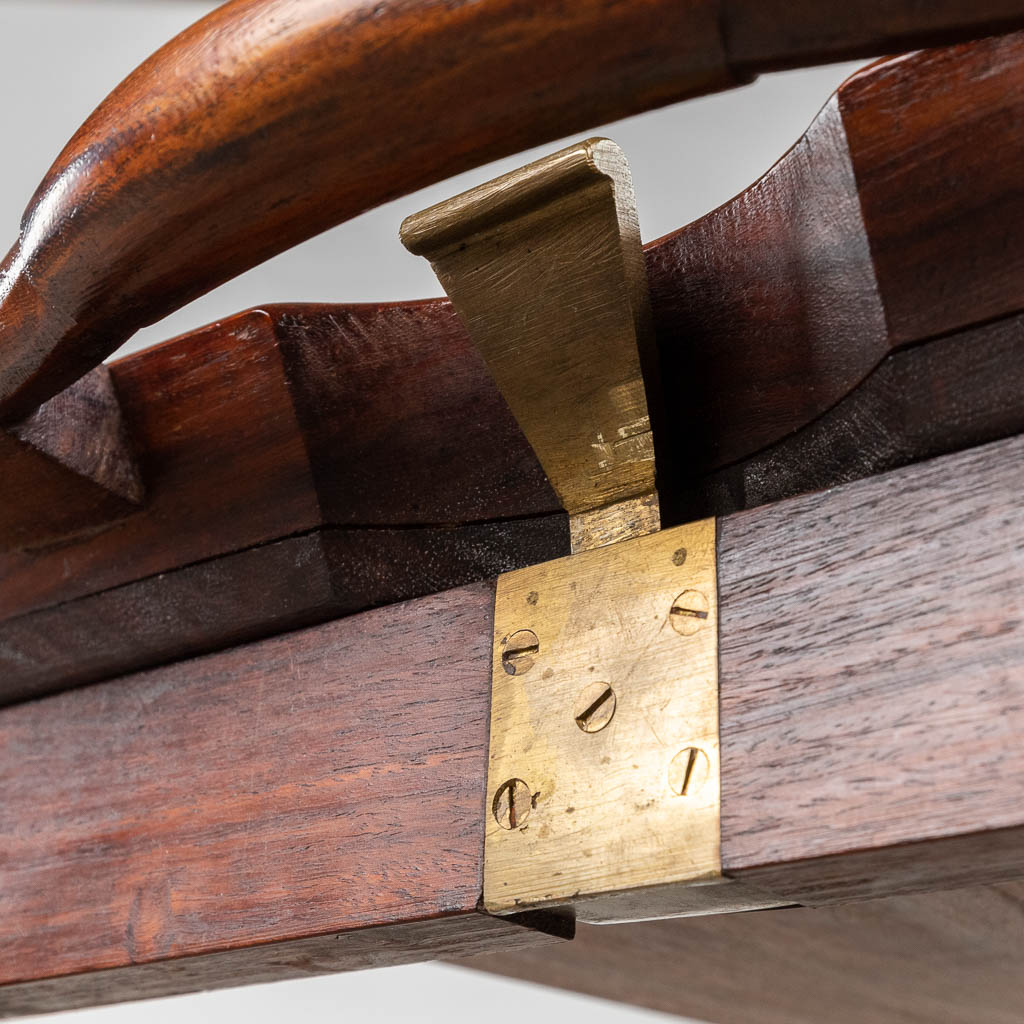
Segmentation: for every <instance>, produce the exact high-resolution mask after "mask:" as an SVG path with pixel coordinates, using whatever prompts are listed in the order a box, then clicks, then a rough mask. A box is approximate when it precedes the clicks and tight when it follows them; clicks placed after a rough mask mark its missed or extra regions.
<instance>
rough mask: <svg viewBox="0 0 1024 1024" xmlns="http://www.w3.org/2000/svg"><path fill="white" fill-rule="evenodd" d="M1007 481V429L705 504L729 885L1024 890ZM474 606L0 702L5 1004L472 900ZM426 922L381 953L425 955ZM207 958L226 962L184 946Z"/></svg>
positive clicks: (170, 980)
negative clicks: (789, 490)
mask: <svg viewBox="0 0 1024 1024" xmlns="http://www.w3.org/2000/svg"><path fill="white" fill-rule="evenodd" d="M1022 473H1024V438H1017V439H1014V440H1011V441H1003V442H998V443H996V444H993V445H987V446H984V447H982V448H978V449H973V450H971V451H970V452H966V453H961V454H958V455H953V456H946V457H944V458H942V459H937V460H934V461H931V462H927V463H923V464H921V465H918V466H914V467H910V468H906V469H903V470H900V471H898V472H895V473H892V474H888V475H885V476H882V477H877V478H873V479H871V480H867V481H861V482H858V483H856V484H851V485H847V486H845V487H841V488H836V489H834V490H832V491H829V492H826V493H823V494H818V495H812V496H807V497H801V498H797V499H792V500H790V501H786V502H782V503H779V504H778V505H773V506H767V507H764V508H761V509H757V510H753V511H750V512H746V513H740V514H737V515H734V516H729V517H726V518H725V519H724V520H723V521H722V522H721V524H720V526H721V529H720V535H719V542H718V543H719V581H720V588H721V613H720V614H721V617H720V650H721V655H720V659H721V677H720V689H721V743H722V755H723V761H722V765H723V771H722V779H723V786H722V863H723V867H724V869H725V870H726V872H727V873H728V874H730V875H733V876H736V877H738V878H740V879H741V880H743V881H746V882H749V883H751V884H753V885H755V886H756V887H757V888H759V889H761V890H762V891H765V892H767V893H768V894H770V895H773V896H775V897H777V898H784V899H792V900H796V901H800V902H803V903H808V904H812V905H813V904H830V903H833V902H836V901H839V902H842V901H846V900H850V899H861V898H863V897H868V896H870V897H889V896H894V895H904V894H908V893H912V892H917V891H920V892H932V891H935V890H942V889H948V888H951V887H956V886H962V885H966V884H968V883H972V884H979V883H983V882H984V883H992V884H997V883H1002V882H1004V881H1019V880H1021V879H1024V844H1022V842H1021V835H1022V829H1024V808H1022V805H1021V802H1020V800H1019V795H1020V790H1021V785H1022V784H1024V754H1022V752H1021V746H1020V744H1019V742H1018V738H1019V733H1020V729H1019V728H1018V725H1017V722H1018V719H1019V717H1020V709H1021V707H1022V706H1024V615H1022V614H1021V610H1022V605H1024V593H1022V587H1024V583H1022V581H1024V573H1022V571H1021V568H1022V567H1021V564H1020V563H1021V557H1022V555H1021V553H1022V552H1024V514H1022V510H1021V507H1020V502H1019V495H1020V493H1021V491H1022V480H1021V475H1022ZM908 510H913V514H910V512H908ZM493 600H494V591H493V586H492V584H490V583H483V584H471V585H469V586H467V587H464V588H460V589H458V590H454V591H448V592H446V593H443V594H437V595H432V596H429V597H424V598H419V599H417V600H415V601H411V602H407V603H402V604H398V605H392V606H390V607H388V608H381V609H377V610H374V611H369V612H364V613H362V614H360V615H356V616H352V617H349V618H347V619H344V620H340V621H336V622H332V623H328V624H325V625H320V626H317V627H314V628H311V629H308V630H301V631H298V632H293V633H289V634H285V635H283V636H279V637H274V638H271V639H267V640H263V641H260V642H258V643H255V644H251V645H247V646H241V647H236V648H233V649H231V650H228V651H222V652H219V653H216V654H212V655H208V656H206V657H204V658H199V659H194V660H192V661H182V662H177V663H175V664H172V665H168V666H165V667H162V668H158V669H154V670H151V671H149V672H145V673H141V674H137V675H134V676H127V677H124V678H121V679H115V680H110V681H106V682H102V683H98V684H96V685H94V686H89V687H83V688H81V689H77V690H72V691H68V692H66V693H61V694H57V695H54V696H52V697H48V698H45V699H42V700H37V701H30V702H26V703H23V704H21V705H18V706H16V707H12V708H7V709H5V710H4V711H3V713H2V714H0V784H2V787H3V792H4V801H3V802H2V803H0V832H2V834H3V835H4V836H5V837H7V839H6V840H5V847H4V853H5V857H4V860H3V861H2V862H0V910H2V912H3V920H4V933H5V936H7V939H6V941H5V957H4V958H3V960H2V961H0V971H2V972H3V973H2V974H0V979H2V980H3V981H4V982H6V983H8V987H6V988H5V987H0V1007H5V1008H6V1007H10V1008H12V1009H11V1012H14V1010H19V1009H24V1008H25V1007H26V1006H29V1007H31V1006H37V1007H39V1008H48V1009H52V1008H55V1007H57V1006H60V1005H77V1004H78V1003H80V1002H82V1001H90V1000H94V999H96V998H99V997H102V996H103V989H102V985H101V984H99V983H98V982H97V983H93V982H90V981H89V980H88V979H85V980H83V979H82V978H81V974H82V972H83V971H92V970H102V969H108V968H123V969H125V970H127V969H128V968H129V967H130V966H131V965H132V964H151V963H152V964H155V963H157V962H164V963H165V964H166V966H165V967H164V968H161V969H159V970H158V969H157V968H155V967H154V968H153V969H152V970H147V971H143V972H140V974H139V977H140V978H142V979H149V978H151V976H152V975H153V974H154V973H155V974H156V976H157V978H158V979H159V981H155V982H153V985H155V986H156V987H155V988H151V987H150V982H149V981H148V980H145V981H140V982H139V983H138V985H137V986H136V984H135V983H134V982H133V981H132V975H131V974H129V975H126V976H125V979H124V981H123V982H120V981H119V982H117V985H116V987H115V988H114V989H112V991H113V992H116V993H117V994H118V995H119V996H121V995H123V996H124V997H126V998H127V997H130V996H132V995H138V994H144V993H150V992H156V991H160V992H166V991H175V990H186V989H189V988H193V987H196V986H197V985H199V984H202V985H207V984H224V983H227V982H229V981H243V980H247V979H248V978H253V977H259V978H265V977H272V976H291V973H293V972H294V971H295V970H296V969H297V966H296V965H297V964H301V963H306V960H305V959H304V958H303V956H302V955H300V951H299V950H294V951H293V952H295V954H296V956H294V957H292V956H291V955H290V952H289V950H290V947H288V946H287V945H279V948H278V950H276V951H275V950H270V951H267V949H266V946H265V944H266V943H272V944H287V943H290V942H292V941H296V942H301V941H305V940H307V939H313V938H315V937H316V936H318V935H320V936H323V935H327V934H331V933H339V932H342V931H344V932H348V931H350V930H355V929H362V928H369V927H372V926H376V925H396V924H405V923H408V922H429V921H433V920H435V919H443V918H446V917H449V916H450V915H462V914H472V913H474V912H475V908H476V905H477V900H478V898H479V895H480V877H481V876H480V870H481V863H482V861H481V858H482V856H483V852H482V851H483V848H484V816H485V814H486V813H487V811H486V797H487V793H486V781H485V779H486V758H487V743H488V736H487V733H488V729H487V715H488V706H489V698H490V689H491V687H490V678H491V654H492V639H493V633H492V630H493V623H492V613H493ZM994 891H995V893H996V897H995V899H996V901H998V899H999V893H1001V892H1004V891H1007V892H1011V893H1012V892H1014V891H1015V890H1014V889H1010V890H1003V889H996V890H994ZM783 913H784V914H789V913H795V912H793V911H785V912H783ZM761 916H762V915H760V914H755V915H752V916H751V920H755V921H756V920H757V919H759V918H760V917H761ZM765 916H767V915H765ZM780 919H781V920H785V918H780ZM820 920H824V921H827V920H830V918H829V917H828V916H826V917H825V918H821V919H820ZM840 920H841V919H840ZM449 925H451V922H449ZM449 925H444V924H439V928H440V929H441V930H440V931H439V932H438V933H437V936H436V937H437V947H436V950H437V955H448V954H449V953H450V952H452V946H451V940H452V934H451V931H450V930H449ZM421 927H428V926H427V925H422V926H421V925H419V924H418V925H417V927H416V930H415V943H414V948H413V949H412V950H410V949H409V948H406V947H404V946H403V945H402V943H401V941H400V940H396V941H395V942H393V943H391V944H390V945H389V946H388V948H389V949H392V950H393V951H394V952H395V955H398V956H403V957H404V956H408V955H410V953H411V952H417V951H418V955H420V954H421V955H423V956H428V955H430V952H431V950H432V948H433V947H432V945H431V942H432V940H431V938H430V936H429V934H427V935H425V934H424V933H423V932H422V930H421ZM680 927H683V926H680ZM709 927H710V926H709ZM755 927H756V925H755ZM766 927H767V926H766ZM1015 927H1016V926H1015ZM456 931H458V927H457V926H456ZM388 934H389V935H390V934H391V933H388ZM398 934H399V937H400V936H401V934H402V933H401V932H399V933H398ZM513 934H514V941H516V942H518V941H520V940H521V938H522V936H521V935H520V933H518V932H515V933H513ZM768 934H769V935H771V934H772V932H771V931H770V930H769V933H768ZM866 934H867V935H870V934H871V933H870V930H869V931H868V932H867V933H866ZM466 937H467V939H468V940H471V943H472V945H471V946H470V947H469V948H471V949H473V950H479V949H480V945H479V943H480V941H481V936H480V932H479V928H478V927H477V926H476V925H475V924H474V926H473V927H471V928H470V929H469V931H468V932H467V933H466ZM492 938H493V939H494V940H495V942H496V943H497V944H496V946H495V947H493V948H498V949H503V948H505V946H504V945H502V943H503V942H504V941H505V939H504V938H502V937H501V936H500V935H499V934H497V933H496V934H494V935H493V936H492ZM344 941H345V943H347V942H348V939H346V940H344ZM367 941H369V942H370V943H371V944H372V943H373V937H372V936H369V937H368V939H367ZM251 947H256V952H254V953H253V956H252V958H251V960H249V959H247V957H246V955H245V950H248V949H250V948H251ZM342 948H344V945H343V947H342ZM354 948H356V949H361V948H363V947H362V946H361V945H360V942H359V941H358V940H357V941H356V946H355V947H354ZM924 948H927V945H925V947H924ZM961 948H962V947H961ZM229 949H234V950H236V951H237V954H236V956H235V957H234V958H228V959H226V960H224V961H223V963H225V964H230V965H231V970H230V972H228V971H223V972H222V971H220V970H218V968H217V963H218V961H216V960H214V961H207V960H205V959H204V958H205V957H206V956H208V955H209V956H214V955H217V956H219V955H221V954H223V953H224V952H225V951H227V950H229ZM309 952H310V961H309V962H310V963H311V964H312V968H311V969H317V970H320V969H328V968H331V965H332V964H333V965H334V966H340V967H344V966H345V965H346V963H347V961H346V960H345V958H344V956H342V957H341V958H340V959H339V960H331V959H330V958H329V957H327V956H326V954H324V953H323V947H322V946H319V945H316V944H314V945H313V946H312V947H311V948H310V950H309ZM278 953H280V956H279V955H278ZM360 955H361V954H360ZM764 955H767V953H766V954H764ZM822 955H824V954H822ZM938 956H939V959H938V960H937V961H931V962H932V963H938V964H941V963H942V950H941V949H940V950H939V952H938ZM922 957H923V954H922ZM355 962H357V963H361V962H364V961H362V960H359V959H357V960H356V961H355ZM505 962H506V961H503V963H505ZM919 962H923V960H922V961H919ZM508 963H509V964H511V963H512V961H508ZM555 963H556V961H554V960H553V961H552V967H554V965H555ZM246 964H249V965H251V968H252V973H250V972H249V970H248V968H247V967H246ZM268 964H269V965H270V967H271V968H274V969H278V970H280V971H281V972H282V973H280V974H277V975H275V974H274V973H273V971H271V973H270V974H269V975H268V974H266V973H265V972H266V971H267V970H268ZM193 965H194V968H195V971H197V972H198V973H192V970H193ZM734 966H735V961H734ZM969 967H970V965H969V964H965V966H964V971H965V972H967V971H968V969H969ZM58 977H60V978H63V979H65V980H64V982H57V981H55V980H53V979H55V978H58ZM964 977H967V975H966V974H965V975H964ZM973 977H974V978H975V979H979V978H980V979H981V980H982V981H984V979H985V978H986V977H988V975H987V974H986V973H985V970H983V969H980V968H979V969H978V971H976V972H975V973H974V974H973ZM47 979H50V980H49V981H48V980H47ZM43 982H46V984H42V983H43ZM21 983H25V984H27V985H30V987H28V988H22V985H21ZM40 985H41V987H38V986H40ZM26 993H28V995H26ZM32 993H38V996H33V995H32ZM893 998H895V997H893ZM25 999H37V1000H38V1001H36V1002H27V1003H26V1002H25ZM62 999H66V1000H68V1002H67V1003H62V1001H61V1000H62ZM868 1005H870V1004H868ZM996 1019H998V1018H996Z"/></svg>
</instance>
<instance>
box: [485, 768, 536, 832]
mask: <svg viewBox="0 0 1024 1024" xmlns="http://www.w3.org/2000/svg"><path fill="white" fill-rule="evenodd" d="M491 810H492V812H493V813H494V820H495V821H496V822H497V823H498V824H499V825H500V826H501V827H502V828H507V829H514V828H519V827H520V826H521V825H522V824H523V822H525V821H526V819H527V818H528V817H529V816H530V811H532V810H533V794H532V793H531V792H530V787H529V786H528V785H527V784H526V783H525V782H523V780H522V779H509V780H508V782H503V783H502V784H501V785H500V786H499V787H498V792H497V793H495V794H494V801H493V802H492V804H491Z"/></svg>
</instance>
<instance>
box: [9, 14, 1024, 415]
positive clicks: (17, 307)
mask: <svg viewBox="0 0 1024 1024" xmlns="http://www.w3.org/2000/svg"><path fill="white" fill-rule="evenodd" d="M865 8H867V9H865ZM1020 24H1024V2H1022V0H941V2H937V3H934V4H931V5H928V8H927V9H926V10H923V11H922V9H921V5H920V4H918V3H916V2H912V0H900V2H894V3H887V4H882V3H871V4H867V5H863V4H862V5H857V4H850V3H849V2H848V0H842V2H839V0H832V2H826V0H814V2H811V0H807V2H803V0H801V2H798V3H793V2H791V0H730V2H729V3H725V2H724V0H686V2H684V0H626V2H618V3H609V2H608V0H572V2H568V0H566V2H552V3H543V4H539V3H534V2H533V0H478V2H475V3H457V2H453V0H449V2H438V0H392V2H377V0H233V2H231V3H227V4H225V5H224V6H222V7H221V8H219V9H218V10H216V11H214V12H213V13H212V14H210V15H209V16H208V17H206V18H204V19H203V20H202V21H200V22H199V23H197V24H196V25H194V26H193V27H192V28H190V29H188V30H187V31H186V32H184V33H182V34H181V35H180V36H178V37H177V38H176V39H175V40H173V41H172V42H171V43H169V44H168V45H167V46H165V47H164V48H163V49H161V50H160V51H158V52H157V53H156V54H155V55H154V56H153V57H152V58H150V59H149V60H148V61H147V62H146V63H145V64H143V65H142V66H141V67H140V68H139V69H138V70H137V71H135V72H134V73H133V74H132V75H131V76H130V77H129V78H128V79H127V80H126V81H125V82H124V83H123V84H122V85H121V86H119V87H118V88H117V89H116V90H115V91H114V92H113V93H112V94H111V96H110V97H109V98H108V99H107V100H106V101H105V102H104V103H103V104H102V105H101V106H100V108H99V109H98V110H97V111H96V112H95V113H94V114H93V115H92V117H91V118H90V119H89V120H88V121H87V122H86V124H85V125H84V126H83V127H82V128H81V130H80V131H79V132H78V134H77V135H76V136H75V137H74V138H73V139H72V140H71V142H70V143H69V144H68V146H67V147H66V148H65V150H64V152H63V153H62V154H61V155H60V157H59V158H58V160H57V162H56V163H55V164H54V166H53V168H52V169H51V170H50V172H49V174H48V175H47V177H46V179H45V181H44V182H43V184H42V185H41V186H40V188H39V190H38V192H37V193H36V195H35V197H34V199H33V200H32V202H31V204H30V206H29V208H28V211H27V212H26V214H25V217H24V220H23V222H22V230H21V236H20V238H19V240H18V242H17V244H16V245H15V247H14V248H13V249H12V250H11V252H10V253H9V255H8V256H7V258H6V260H5V261H4V263H3V264H2V266H0V421H3V422H9V421H13V420H17V419H20V418H21V417H23V416H25V415H26V414H27V413H28V412H29V411H31V410H32V409H33V408H34V407H35V406H36V405H37V404H39V403H40V402H42V401H43V400H45V399H46V398H48V397H50V396H51V395H53V394H55V393H57V392H58V391H60V390H61V389H62V388H64V387H66V386H67V385H68V384H70V383H71V382H72V381H74V380H75V379H76V378H77V377H79V376H81V375H82V374H83V373H84V372H86V371H87V370H88V369H90V368H91V367H92V366H94V365H96V364H97V363H98V362H99V361H100V360H101V359H103V358H104V356H106V355H108V354H109V353H110V352H111V351H113V350H114V349H115V348H116V347H117V346H118V345H120V344H121V343H122V342H123V341H125V340H126V339H127V338H128V337H130V336H131V335H132V334H133V333H134V332H135V331H136V330H138V329H139V328H140V327H143V326H145V325H147V324H150V323H153V322H155V321H156V320H159V319H160V318H161V317H163V316H165V315H167V314H168V313H170V312H172V311H173V310H175V309H176V308H178V307H180V306H181V305H183V304H184V303H185V302H188V301H189V300H191V299H193V298H195V297H197V296H198V295H201V294H202V293H203V292H205V291H208V290H209V289H211V288H213V287H215V286H216V285H218V284H220V283H222V282H224V281H226V280H228V279H230V278H231V277H233V276H235V275H237V274H239V273H241V272H242V271H244V270H247V269H249V268H250V267H253V266H255V265H256V264H258V263H260V262H262V261H264V260H266V259H268V258H269V257H271V256H273V255H274V254H276V253H278V252H281V251H282V250H284V249H287V248H288V247H290V246H292V245H295V244H296V243H298V242H300V241H302V240H304V239H306V238H308V237H310V236H311V235H313V234H316V233H317V232H319V231H322V230H324V229H326V228H328V227H330V226H332V225H334V224H337V223H340V222H341V221H343V220H345V219H346V218H349V217H352V216H354V215H356V214H358V213H360V212H362V211H363V210H366V209H368V208H369V207H372V206H374V205H376V204H378V203H381V202H384V201H386V200H388V199H392V198H395V197H397V196H399V195H402V194H404V193H407V192H410V191H412V190H414V189H416V188H419V187H422V186H424V185H427V184H429V183H431V182H434V181H437V180H440V179H442V178H444V177H446V176H448V175H451V174H455V173H457V172H459V171H462V170H465V169H467V168H469V167H472V166H474V165H477V164H480V163H483V162H485V161H487V160H490V159H493V158H497V157H499V156H502V155H506V154H509V153H512V152H516V151H518V150H520V149H523V148H526V147H528V146H531V145H537V144H539V143H542V142H544V141H548V140H550V139H553V138H557V137H559V136H561V135H565V134H568V133H571V132H575V131H582V130H584V129H586V128H588V127H591V126H593V125H595V124H599V123H602V122H606V121H609V120H613V119H615V118H619V117H623V116H625V115H628V114H631V113H636V112H638V111H641V110H645V109H649V108H651V107H655V106H658V105H660V104H664V103H669V102H672V101H673V100H676V99H679V98H682V97H684V96H689V95H694V94H697V93H702V92H708V91H711V90H714V89H719V88H724V87H727V86H729V85H731V84H735V83H736V82H738V81H741V80H743V79H745V78H746V77H748V76H749V75H750V74H752V73H753V72H755V71H756V70H759V69H762V68H769V67H776V66H782V65H792V64H800V63H813V62H816V61H819V60H821V59H827V58H839V57H846V56H851V55H855V54H869V53H877V52H879V51H882V50H885V49H886V48H890V47H894V46H896V47H899V46H905V45H907V44H914V43H917V42H920V41H922V40H933V39H937V38H948V37H950V36H954V37H962V36H966V35H970V34H978V33H980V32H984V31H986V30H990V29H991V28H993V27H1003V26H1006V27H1009V26H1013V25H1020Z"/></svg>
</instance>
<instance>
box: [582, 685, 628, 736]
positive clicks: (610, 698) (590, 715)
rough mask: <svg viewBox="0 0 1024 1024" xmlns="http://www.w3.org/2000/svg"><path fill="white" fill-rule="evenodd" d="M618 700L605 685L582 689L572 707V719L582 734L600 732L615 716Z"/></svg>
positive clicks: (612, 691) (613, 692)
mask: <svg viewBox="0 0 1024 1024" xmlns="http://www.w3.org/2000/svg"><path fill="white" fill-rule="evenodd" d="M617 703H618V699H617V698H616V696H615V691H614V690H613V689H612V688H611V687H610V686H609V685H608V684H607V683H590V684H589V685H588V686H585V687H583V689H582V690H580V692H579V696H577V698H576V703H575V705H574V706H573V717H574V718H575V719H576V724H577V725H578V726H579V727H580V729H582V730H583V731H584V732H600V731H601V730H602V729H603V728H604V727H605V726H606V725H607V724H608V723H609V722H610V721H611V720H612V716H613V715H614V714H615V707H616V705H617Z"/></svg>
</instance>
